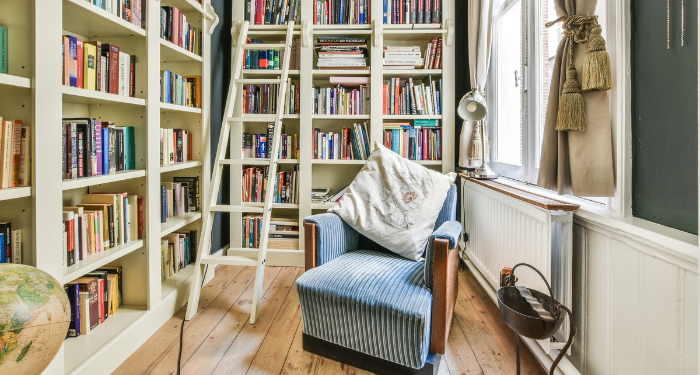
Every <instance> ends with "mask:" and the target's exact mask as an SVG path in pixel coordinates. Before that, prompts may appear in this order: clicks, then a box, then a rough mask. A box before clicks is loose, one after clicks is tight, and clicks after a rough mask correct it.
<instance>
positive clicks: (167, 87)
mask: <svg viewBox="0 0 700 375" xmlns="http://www.w3.org/2000/svg"><path fill="white" fill-rule="evenodd" d="M160 101H161V103H168V104H176V105H182V106H185V107H195V108H202V76H181V75H179V74H175V73H173V72H171V71H170V70H163V71H161V72H160Z"/></svg>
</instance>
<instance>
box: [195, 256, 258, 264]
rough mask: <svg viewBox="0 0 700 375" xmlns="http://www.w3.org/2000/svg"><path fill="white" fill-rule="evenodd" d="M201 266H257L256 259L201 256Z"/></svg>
mask: <svg viewBox="0 0 700 375" xmlns="http://www.w3.org/2000/svg"><path fill="white" fill-rule="evenodd" d="M201 263H202V264H223V265H227V266H253V267H255V266H256V265H257V264H258V261H257V259H254V258H248V257H244V256H240V255H202V260H201Z"/></svg>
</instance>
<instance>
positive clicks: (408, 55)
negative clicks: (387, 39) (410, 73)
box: [384, 46, 423, 69]
mask: <svg viewBox="0 0 700 375" xmlns="http://www.w3.org/2000/svg"><path fill="white" fill-rule="evenodd" d="M384 66H385V67H386V69H415V68H416V67H418V68H420V67H422V66H423V57H422V56H421V52H420V47H419V46H405V47H404V46H384Z"/></svg>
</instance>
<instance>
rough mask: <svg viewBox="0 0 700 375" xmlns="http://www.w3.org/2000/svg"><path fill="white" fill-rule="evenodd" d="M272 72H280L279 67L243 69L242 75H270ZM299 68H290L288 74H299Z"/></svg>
mask: <svg viewBox="0 0 700 375" xmlns="http://www.w3.org/2000/svg"><path fill="white" fill-rule="evenodd" d="M272 74H282V70H281V69H243V75H272ZM299 74H301V70H299V69H290V70H289V75H299Z"/></svg>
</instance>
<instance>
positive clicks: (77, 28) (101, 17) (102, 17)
mask: <svg viewBox="0 0 700 375" xmlns="http://www.w3.org/2000/svg"><path fill="white" fill-rule="evenodd" d="M63 5H64V6H63V28H64V29H66V30H68V31H71V32H73V33H76V34H79V35H83V36H87V37H90V38H93V37H94V38H102V37H125V36H141V37H145V36H146V30H144V29H142V28H141V27H138V26H136V25H134V24H132V23H130V22H127V21H125V20H123V19H121V18H119V17H117V16H116V15H114V14H111V13H109V12H107V11H105V10H102V9H101V8H99V7H98V6H96V5H93V4H92V2H89V1H84V0H63ZM77 20H80V22H76V21H77Z"/></svg>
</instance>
